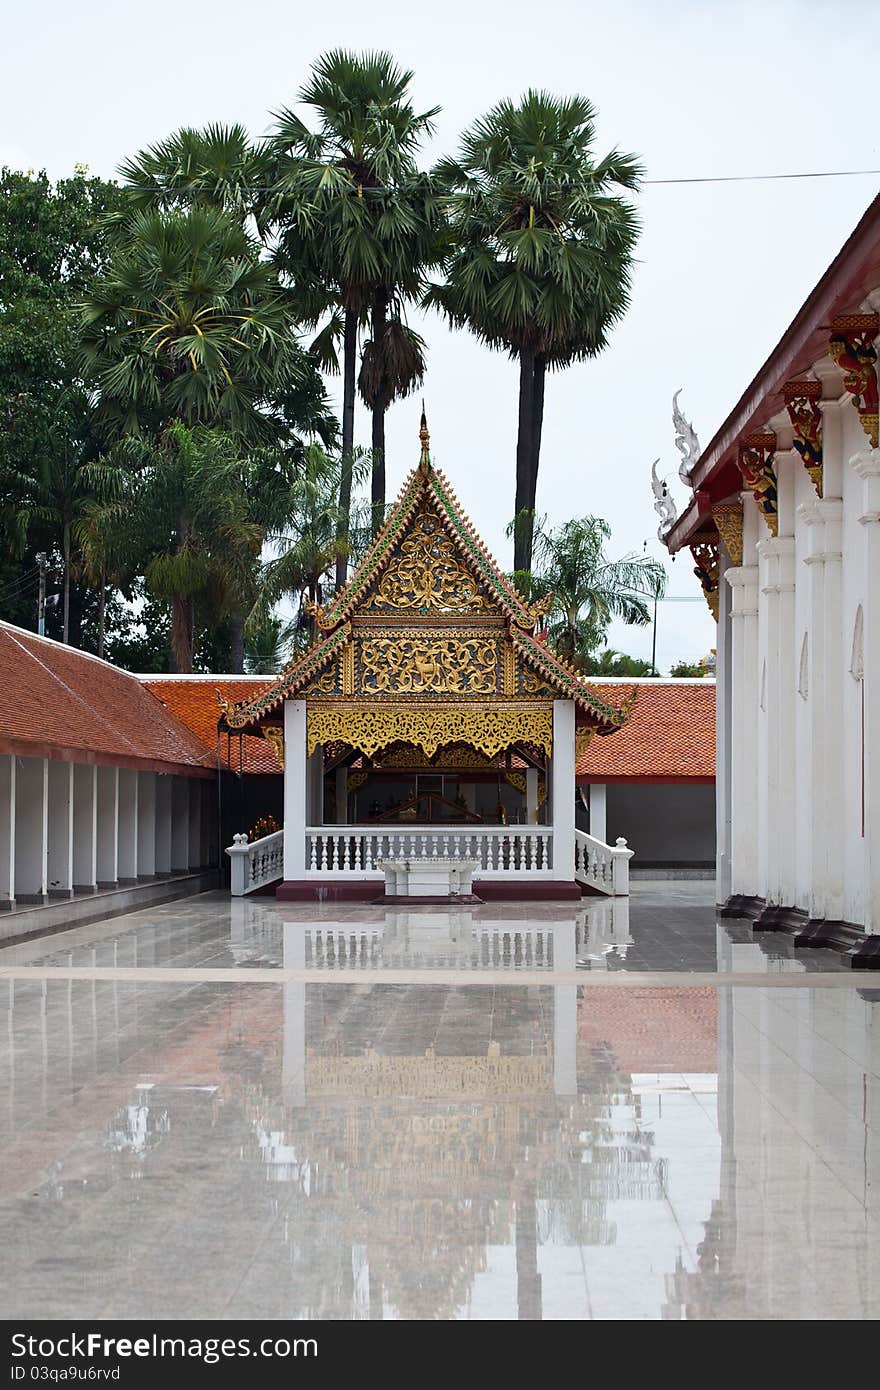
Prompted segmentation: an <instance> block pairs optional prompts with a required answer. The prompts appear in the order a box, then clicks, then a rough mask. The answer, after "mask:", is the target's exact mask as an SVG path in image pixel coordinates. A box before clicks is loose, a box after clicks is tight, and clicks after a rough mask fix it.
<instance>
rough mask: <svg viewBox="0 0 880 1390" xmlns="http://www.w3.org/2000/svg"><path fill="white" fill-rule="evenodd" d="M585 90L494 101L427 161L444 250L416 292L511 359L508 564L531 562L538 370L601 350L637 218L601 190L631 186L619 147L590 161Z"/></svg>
mask: <svg viewBox="0 0 880 1390" xmlns="http://www.w3.org/2000/svg"><path fill="white" fill-rule="evenodd" d="M595 123H596V113H595V110H594V108H593V106H592V105H591V103H590V102H589V101H587V99H586V98H585V97H581V96H574V97H566V98H557V97H553V96H551V95H550V94H549V93H547V92H539V91H529V92H527V93H526V95H525V97H523V99H522V100H521V101H520V102H519V103H518V104H514V103H513V102H510V101H502V102H500V103H499V104H498V105H497V106H495V107H493V108H492V110H491V111H489V112H488V114H487V115H485V116H483V117H482V118H481V119H479V120H478V121H476V122H475V123H474V125H472V126H471V128H470V129H469V130H468V131H466V132H465V134H464V136H463V137H462V141H461V147H460V151H459V155H458V158H457V159H455V160H444V161H442V162H441V163H440V164H439V165H438V167H437V170H436V171H435V172H436V174H437V177H438V179H439V181H440V183H441V184H444V185H447V186H448V187H449V188H450V190H451V192H450V197H449V218H450V237H451V252H450V256H449V261H448V265H447V274H446V280H445V283H443V284H441V285H436V286H434V287H432V289H431V291H430V292H429V294H428V296H427V297H426V302H427V303H430V304H433V305H434V306H436V307H438V308H440V309H441V310H442V311H443V312H444V313H445V314H446V315H447V316H448V317H449V319H450V320H451V321H452V322H453V323H456V324H462V325H465V326H467V327H468V328H470V330H471V331H472V332H473V333H475V334H476V335H477V337H479V338H480V339H482V341H483V342H485V343H488V344H489V346H490V347H493V348H499V349H504V350H505V351H507V352H508V353H509V354H510V355H511V357H514V358H517V359H518V361H519V369H520V381H519V423H518V433H517V447H516V502H515V509H514V514H515V516H516V518H517V526H516V528H515V532H514V569H515V570H518V571H519V570H528V569H529V568H530V567H531V562H532V536H533V529H534V515H535V499H536V492H537V481H538V463H539V457H540V449H541V428H542V423H543V417H544V380H545V375H546V371H547V368H548V367H550V368H562V367H567V366H569V365H570V364H571V363H572V362H577V361H582V360H583V359H585V358H588V357H592V356H594V355H595V354H596V353H598V352H600V351H601V350H602V348H604V347H605V344H606V341H607V336H608V332H609V329H610V328H611V327H612V325H613V324H614V323H616V322H617V320H618V319H619V318H620V317H621V316H622V314H623V313H624V311H625V310H626V307H627V304H628V291H629V283H630V275H631V268H632V256H633V249H634V246H635V242H636V237H637V233H638V222H637V219H636V216H635V213H634V211H633V209H632V207H631V206H630V204H629V203H628V202H627V201H625V199H623V198H621V197H620V196H618V195H617V194H615V193H614V192H613V190H614V189H623V190H631V189H635V188H636V187H637V185H638V180H639V177H640V174H641V170H640V167H639V165H638V163H637V162H636V160H635V158H634V157H633V156H632V155H626V154H621V153H620V152H619V151H617V150H612V151H611V153H610V154H608V155H606V156H605V157H604V158H603V159H598V160H597V159H596V157H595V154H594V150H593V142H594V138H595Z"/></svg>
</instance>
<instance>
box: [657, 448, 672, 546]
mask: <svg viewBox="0 0 880 1390" xmlns="http://www.w3.org/2000/svg"><path fill="white" fill-rule="evenodd" d="M659 462H660V460H659V459H655V460H654V462H653V463H652V464H651V491H652V492H653V494H654V511H655V512H656V513H657V515H658V516H659V518H660V525H659V527H658V528H657V536H658V539H659V540H661V541H662V540H663V539H664V537H665V536H666V535H667V534H668V532H669V531H670V530H671V529H672V527H673V526H674V525H675V520H676V517H677V516H678V508H677V507H676V505H675V501H674V499H673V497H672V494H671V493H670V491H669V488H668V487H667V485H666V479H665V478H661V477H659V476H658V473H657V464H658V463H659Z"/></svg>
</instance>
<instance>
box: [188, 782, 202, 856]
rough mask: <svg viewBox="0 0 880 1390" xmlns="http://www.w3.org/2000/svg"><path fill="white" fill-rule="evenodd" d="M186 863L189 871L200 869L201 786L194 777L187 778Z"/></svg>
mask: <svg viewBox="0 0 880 1390" xmlns="http://www.w3.org/2000/svg"><path fill="white" fill-rule="evenodd" d="M187 863H188V866H189V868H190V869H200V868H201V867H202V784H201V781H200V780H198V779H197V778H195V777H191V778H189V849H188V851H187Z"/></svg>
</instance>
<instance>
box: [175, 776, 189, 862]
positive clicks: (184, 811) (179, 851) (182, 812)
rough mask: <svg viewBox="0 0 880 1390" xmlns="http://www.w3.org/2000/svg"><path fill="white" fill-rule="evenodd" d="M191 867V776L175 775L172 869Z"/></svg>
mask: <svg viewBox="0 0 880 1390" xmlns="http://www.w3.org/2000/svg"><path fill="white" fill-rule="evenodd" d="M188 868H189V778H188V777H175V778H174V781H173V783H172V786H171V871H172V873H175V874H183V873H186V871H187V869H188Z"/></svg>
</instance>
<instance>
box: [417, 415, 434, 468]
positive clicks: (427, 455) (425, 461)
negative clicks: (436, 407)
mask: <svg viewBox="0 0 880 1390" xmlns="http://www.w3.org/2000/svg"><path fill="white" fill-rule="evenodd" d="M419 440H420V442H421V445H422V456H421V458H420V459H419V470H420V471H421V472H422V473H427V471H428V469H429V468H430V467H431V436H430V435H429V434H428V420H427V417H426V415H425V402H424V398H423V399H422V423H421V425H420V426H419Z"/></svg>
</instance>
